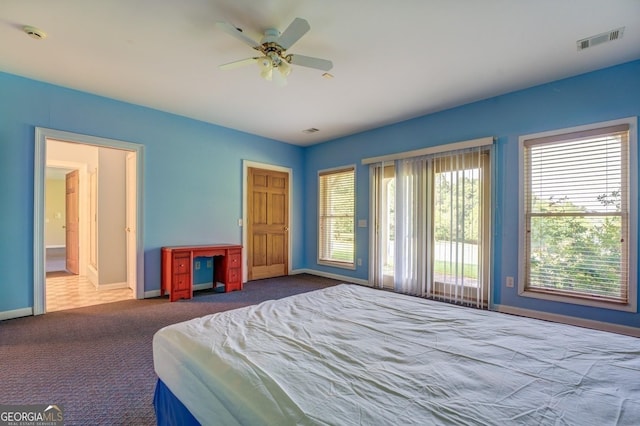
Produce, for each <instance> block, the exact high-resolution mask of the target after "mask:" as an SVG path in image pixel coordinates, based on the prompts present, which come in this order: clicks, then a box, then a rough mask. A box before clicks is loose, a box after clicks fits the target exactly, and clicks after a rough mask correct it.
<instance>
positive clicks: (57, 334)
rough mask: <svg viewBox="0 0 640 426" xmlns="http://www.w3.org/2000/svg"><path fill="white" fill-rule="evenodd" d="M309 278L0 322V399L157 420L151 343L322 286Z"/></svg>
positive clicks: (102, 420)
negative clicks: (195, 323) (196, 321)
mask: <svg viewBox="0 0 640 426" xmlns="http://www.w3.org/2000/svg"><path fill="white" fill-rule="evenodd" d="M338 283H339V282H338V281H335V280H331V279H327V278H321V277H316V276H312V275H306V274H302V275H292V276H288V277H281V278H274V279H266V280H260V281H252V282H249V283H246V284H245V288H244V290H243V291H237V292H231V293H214V292H213V291H198V292H195V296H194V298H193V299H191V300H188V301H186V300H182V301H178V302H173V303H169V301H168V297H162V298H154V299H145V300H129V301H123V302H117V303H110V304H105V305H98V306H93V307H87V308H79V309H72V310H68V311H60V312H52V313H50V314H46V315H40V316H37V317H25V318H17V319H12V320H6V321H2V322H0V404H57V405H58V406H61V407H62V409H63V414H64V417H65V423H64V424H65V425H136V426H142V425H154V424H155V423H156V419H155V415H154V412H153V403H152V399H153V392H154V388H155V383H156V380H157V376H156V374H155V372H154V370H153V354H152V347H151V342H152V338H153V335H154V333H155V332H156V331H157V330H159V329H160V328H162V327H164V326H166V325H169V324H173V323H176V322H180V321H185V320H188V319H191V318H195V317H199V316H203V315H207V314H211V313H215V312H222V311H226V310H229V309H234V308H239V307H242V306H247V305H252V304H257V303H260V302H262V301H264V300H269V299H279V298H283V297H287V296H290V295H293V294H298V293H303V292H307V291H312V290H317V289H321V288H325V287H328V286H331V285H335V284H338Z"/></svg>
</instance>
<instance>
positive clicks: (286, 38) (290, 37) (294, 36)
mask: <svg viewBox="0 0 640 426" xmlns="http://www.w3.org/2000/svg"><path fill="white" fill-rule="evenodd" d="M310 29H311V27H310V26H309V23H308V22H307V21H306V20H305V19H302V18H296V19H294V20H293V22H291V24H289V26H288V27H287V29H286V30H284V32H283V33H282V34H280V37H278V40H276V43H278V44H279V45H280V46H282V48H283V49H284V50H287V49H288V48H290V47H291V46H293V44H294V43H295V42H296V41H298V40H300V37H302V36H303V35H305V34H306V33H307V31H309V30H310Z"/></svg>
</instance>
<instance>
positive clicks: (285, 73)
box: [278, 61, 291, 77]
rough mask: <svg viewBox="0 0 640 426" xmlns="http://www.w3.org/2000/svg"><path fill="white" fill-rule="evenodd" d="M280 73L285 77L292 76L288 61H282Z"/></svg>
mask: <svg viewBox="0 0 640 426" xmlns="http://www.w3.org/2000/svg"><path fill="white" fill-rule="evenodd" d="M278 71H280V74H282V76H283V77H288V76H289V74H291V65H289V64H288V63H287V61H280V63H279V64H278Z"/></svg>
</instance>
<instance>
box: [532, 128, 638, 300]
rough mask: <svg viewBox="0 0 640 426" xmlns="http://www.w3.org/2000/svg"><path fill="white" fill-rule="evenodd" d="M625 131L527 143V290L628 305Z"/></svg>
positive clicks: (604, 130)
mask: <svg viewBox="0 0 640 426" xmlns="http://www.w3.org/2000/svg"><path fill="white" fill-rule="evenodd" d="M628 138H629V125H628V124H621V125H616V126H610V127H603V128H598V129H591V130H588V131H584V132H574V133H566V134H560V135H554V136H550V137H544V138H536V139H528V140H525V141H524V176H525V181H524V183H525V185H524V203H525V205H524V213H525V218H524V220H525V227H526V229H525V247H524V249H525V271H524V272H525V277H524V279H525V283H524V285H525V289H526V290H529V291H534V292H536V291H537V292H543V293H552V294H560V295H564V296H569V297H578V298H587V299H598V300H605V301H610V302H616V303H627V302H628V298H629V277H628V270H629V267H628V261H629V246H628V241H629V238H628V237H629V231H628V229H629V185H628V184H629V179H628V173H629V171H628V143H629V142H628Z"/></svg>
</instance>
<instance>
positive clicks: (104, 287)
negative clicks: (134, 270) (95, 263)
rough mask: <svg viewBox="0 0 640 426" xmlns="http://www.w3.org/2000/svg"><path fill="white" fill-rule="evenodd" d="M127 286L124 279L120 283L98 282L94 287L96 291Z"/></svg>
mask: <svg viewBox="0 0 640 426" xmlns="http://www.w3.org/2000/svg"><path fill="white" fill-rule="evenodd" d="M128 287H129V286H128V285H127V282H126V281H123V282H121V283H111V284H100V285H98V286H96V288H97V289H98V291H103V290H116V289H119V288H128Z"/></svg>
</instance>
